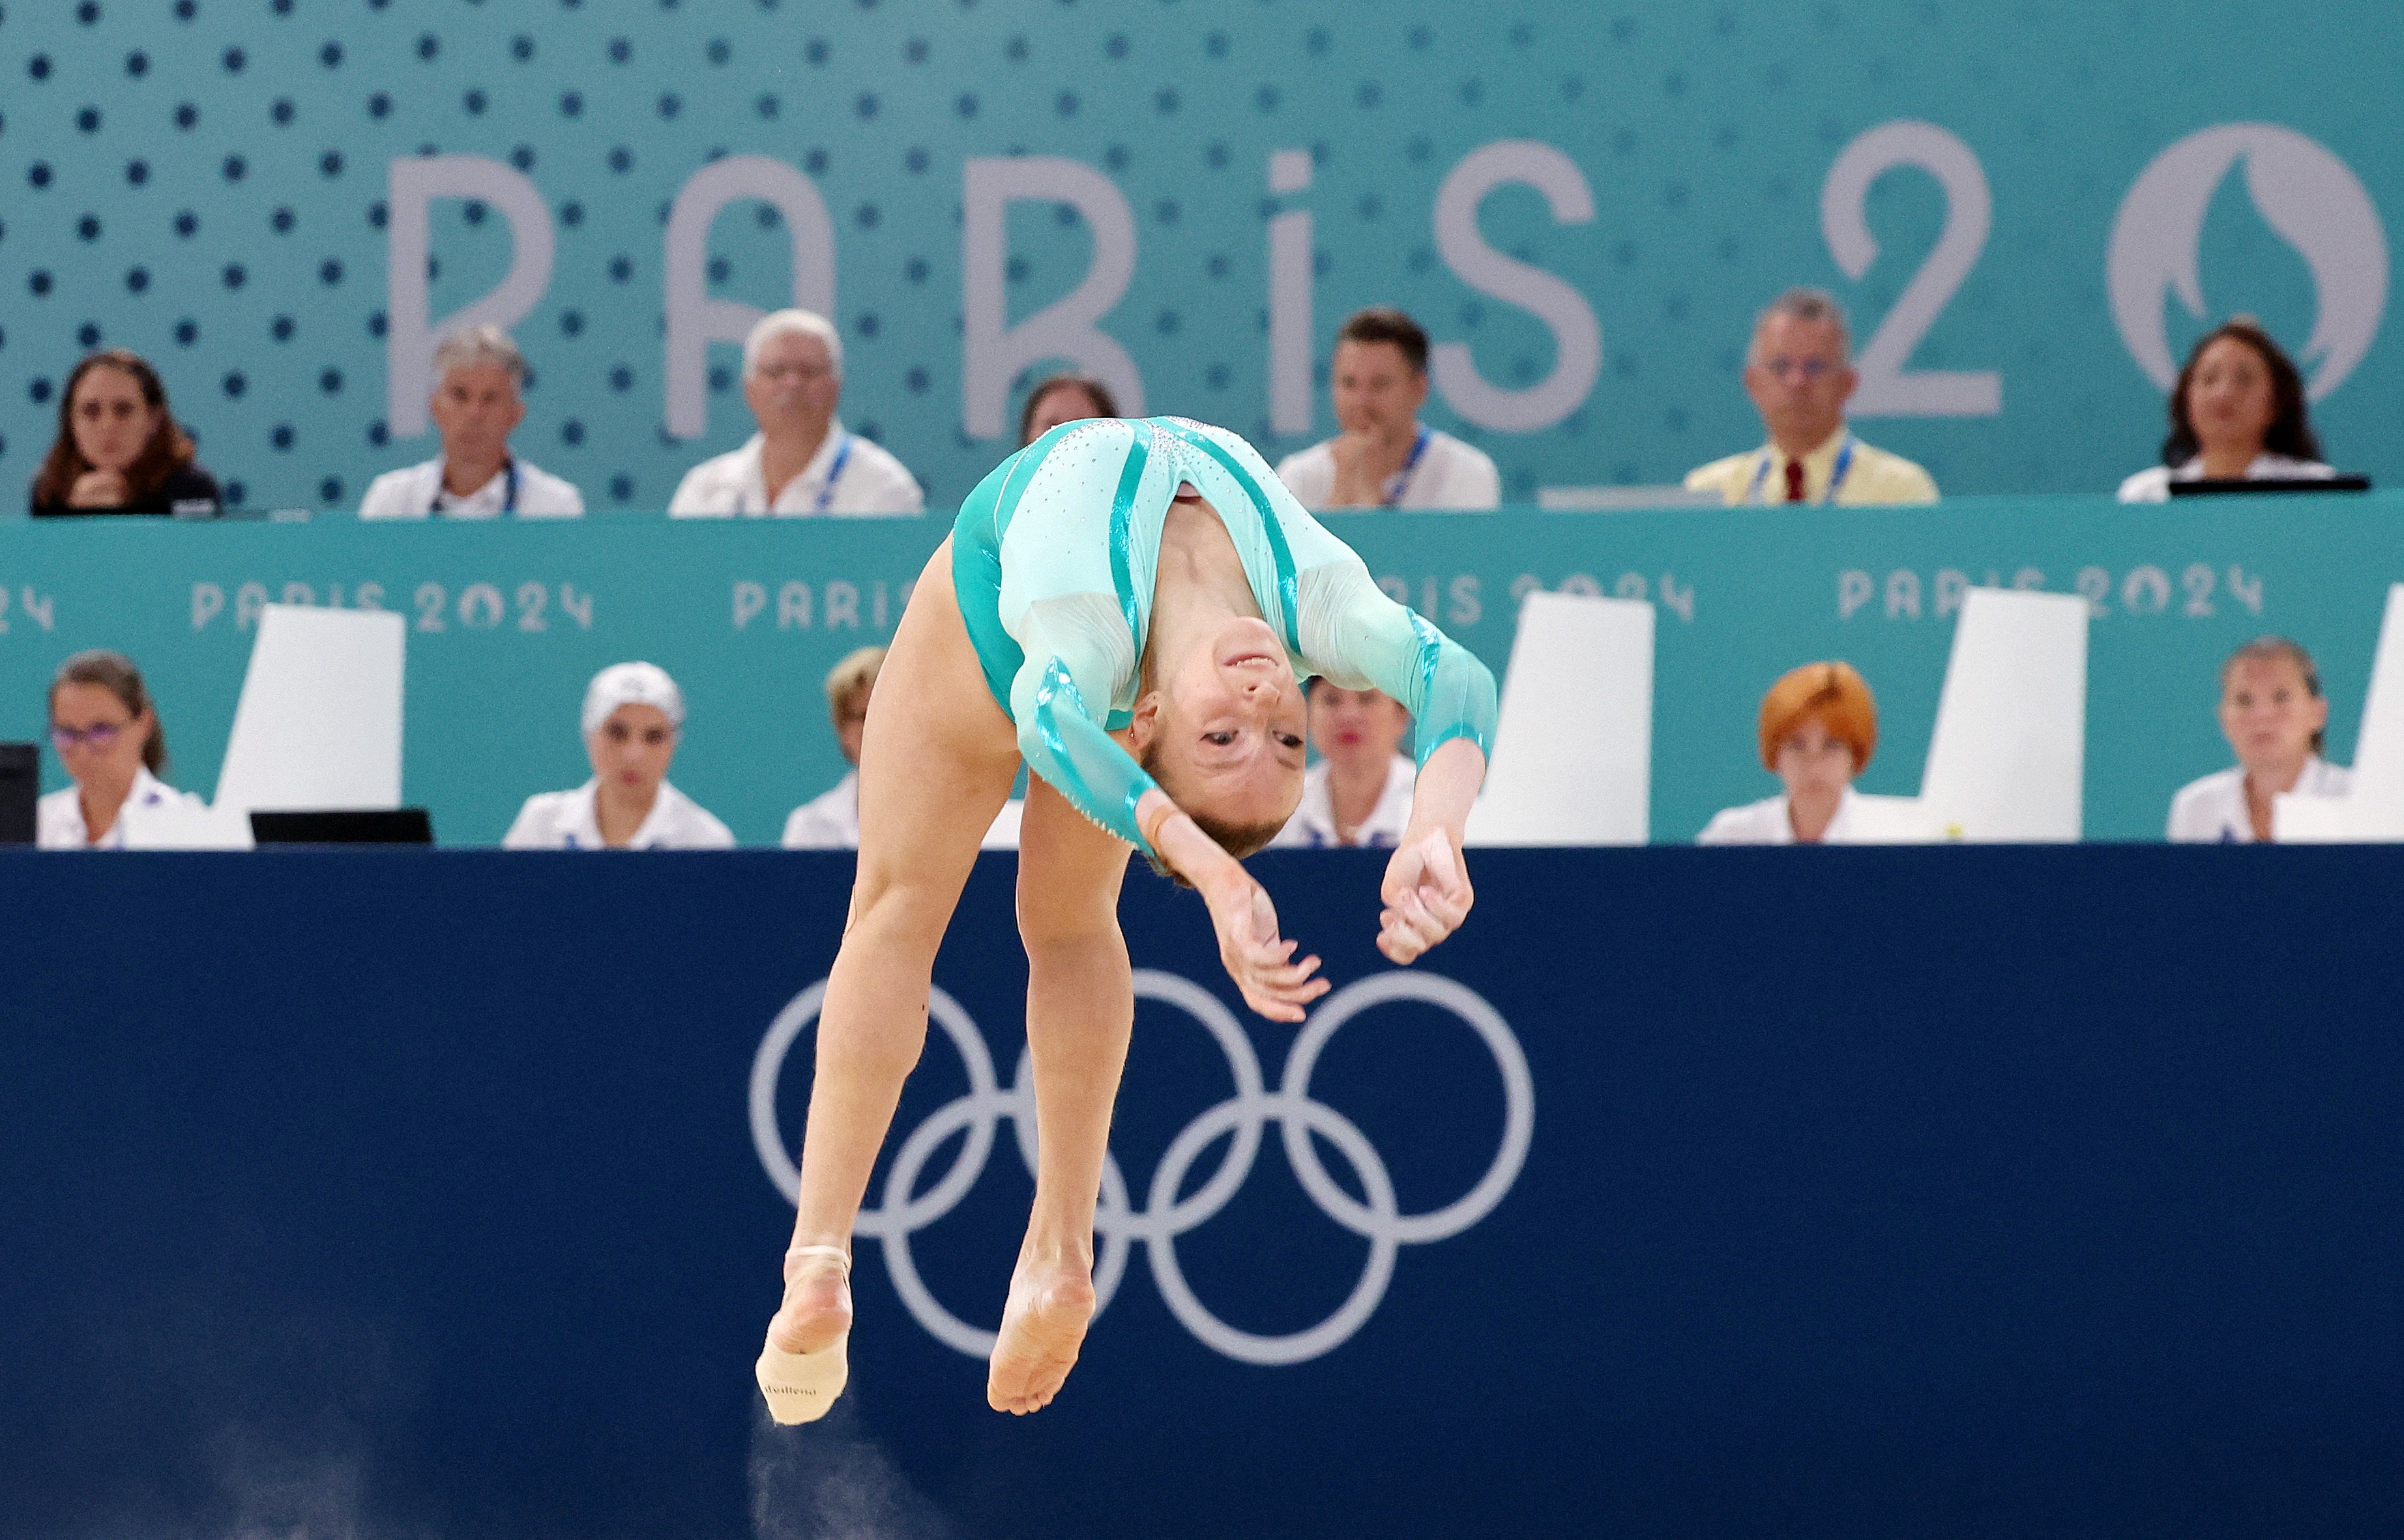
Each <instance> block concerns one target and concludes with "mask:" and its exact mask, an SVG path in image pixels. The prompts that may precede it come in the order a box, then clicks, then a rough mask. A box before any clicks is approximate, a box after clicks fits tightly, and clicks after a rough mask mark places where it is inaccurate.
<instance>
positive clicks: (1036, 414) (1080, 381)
mask: <svg viewBox="0 0 2404 1540" xmlns="http://www.w3.org/2000/svg"><path fill="white" fill-rule="evenodd" d="M1118 414H1119V404H1118V402H1117V400H1116V399H1115V398H1113V397H1112V396H1111V388H1110V387H1109V386H1108V385H1105V384H1103V383H1102V382H1100V381H1098V380H1096V379H1094V378H1092V377H1091V376H1089V375H1083V374H1055V375H1054V376H1052V378H1051V379H1049V380H1046V381H1044V382H1042V383H1041V384H1040V385H1038V386H1036V387H1035V388H1034V389H1033V390H1031V391H1028V392H1027V405H1026V406H1025V407H1024V408H1022V409H1020V410H1019V413H1018V447H1019V448H1020V449H1025V448H1026V447H1027V445H1029V444H1032V443H1033V442H1035V440H1037V439H1038V438H1041V437H1043V436H1044V435H1045V434H1047V433H1050V432H1051V431H1052V430H1053V429H1054V428H1056V427H1058V426H1059V425H1060V424H1061V423H1083V422H1084V421H1085V420H1086V419H1088V418H1093V417H1116V416H1117V415H1118Z"/></svg>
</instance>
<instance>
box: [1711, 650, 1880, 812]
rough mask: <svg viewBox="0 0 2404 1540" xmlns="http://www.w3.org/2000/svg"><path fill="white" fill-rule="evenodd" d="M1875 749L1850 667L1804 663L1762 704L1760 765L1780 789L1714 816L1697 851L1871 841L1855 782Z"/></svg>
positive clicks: (1867, 701)
mask: <svg viewBox="0 0 2404 1540" xmlns="http://www.w3.org/2000/svg"><path fill="white" fill-rule="evenodd" d="M1877 748H1878V701H1876V700H1875V699H1873V698H1872V696H1871V695H1870V687H1869V686H1868V685H1867V684H1866V683H1864V682H1863V679H1862V676H1861V675H1860V674H1859V673H1855V672H1853V668H1852V664H1850V663H1806V664H1804V665H1803V666H1802V667H1801V668H1799V669H1796V670H1794V671H1792V672H1791V673H1787V674H1786V675H1785V676H1784V677H1783V678H1782V679H1780V680H1779V681H1778V683H1776V684H1775V685H1772V686H1770V687H1769V693H1768V695H1765V696H1763V697H1762V699H1761V764H1762V768H1763V769H1764V770H1768V771H1769V772H1770V773H1771V774H1772V775H1775V776H1777V777H1778V779H1779V780H1780V781H1781V782H1782V783H1783V784H1784V785H1785V788H1786V789H1785V790H1783V791H1782V792H1780V793H1779V794H1778V795H1777V796H1775V797H1771V798H1765V799H1763V800H1762V801H1759V802H1749V803H1747V804H1745V805H1744V806H1743V807H1740V808H1729V809H1726V811H1724V812H1720V813H1718V814H1716V815H1715V816H1713V818H1712V821H1711V824H1710V825H1709V826H1707V827H1706V828H1705V829H1704V830H1703V832H1702V835H1701V837H1700V838H1699V839H1697V840H1696V841H1695V842H1696V843H1697V844H1698V845H1848V844H1860V843H1868V842H1871V840H1870V839H1869V836H1868V831H1866V829H1863V828H1861V827H1860V826H1859V825H1861V823H1862V822H1863V820H1862V819H1861V817H1860V816H1859V814H1858V812H1857V811H1856V803H1857V798H1855V796H1854V793H1853V778H1854V777H1855V776H1857V775H1859V774H1861V772H1862V771H1863V770H1865V769H1866V768H1867V767H1868V765H1869V762H1870V756H1871V754H1873V753H1874V752H1876V750H1877Z"/></svg>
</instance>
